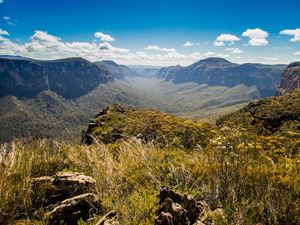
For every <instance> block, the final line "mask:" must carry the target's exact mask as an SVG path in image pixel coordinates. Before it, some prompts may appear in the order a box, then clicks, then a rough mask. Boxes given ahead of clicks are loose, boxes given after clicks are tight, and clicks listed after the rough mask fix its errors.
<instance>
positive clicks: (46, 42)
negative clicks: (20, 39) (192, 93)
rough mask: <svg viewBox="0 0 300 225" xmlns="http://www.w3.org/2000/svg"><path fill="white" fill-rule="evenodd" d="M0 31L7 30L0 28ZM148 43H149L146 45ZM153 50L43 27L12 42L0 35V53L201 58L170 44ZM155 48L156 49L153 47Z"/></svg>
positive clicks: (169, 60) (167, 60)
mask: <svg viewBox="0 0 300 225" xmlns="http://www.w3.org/2000/svg"><path fill="white" fill-rule="evenodd" d="M1 33H2V35H8V34H9V33H8V32H6V31H4V30H1ZM148 47H149V46H148ZM150 49H155V50H156V51H154V52H150V53H149V52H143V51H137V52H130V50H129V49H126V48H118V47H115V46H113V45H111V43H109V42H101V43H97V42H93V41H91V42H80V41H75V42H65V41H63V40H62V39H61V38H59V37H57V36H55V35H52V34H49V33H48V32H46V31H39V30H37V31H35V32H34V34H33V35H32V37H31V38H30V39H29V41H28V42H26V43H24V44H18V43H14V42H13V41H12V40H10V39H8V38H4V37H2V36H1V35H0V54H8V55H21V56H25V57H30V58H35V59H45V60H49V59H59V58H68V57H83V58H85V59H87V60H90V61H98V60H103V59H110V60H115V61H117V62H119V63H125V64H128V63H129V64H130V63H131V64H132V63H143V64H150V65H166V66H167V65H172V64H182V65H187V64H190V63H192V62H194V61H195V60H198V59H200V58H203V56H202V55H201V54H200V53H193V54H190V55H189V54H181V53H179V52H177V51H176V50H175V49H174V48H160V47H159V48H157V47H153V46H152V47H150ZM157 49H158V50H157Z"/></svg>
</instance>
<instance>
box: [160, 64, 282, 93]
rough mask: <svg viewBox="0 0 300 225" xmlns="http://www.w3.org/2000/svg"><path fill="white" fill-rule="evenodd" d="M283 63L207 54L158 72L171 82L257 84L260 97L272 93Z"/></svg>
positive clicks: (278, 81) (275, 87)
mask: <svg viewBox="0 0 300 225" xmlns="http://www.w3.org/2000/svg"><path fill="white" fill-rule="evenodd" d="M284 68H285V65H264V64H251V63H246V64H241V65H239V64H235V63H231V62H229V61H228V60H226V59H222V58H207V59H204V60H200V61H198V62H196V63H194V64H192V65H190V66H187V67H181V66H171V67H165V68H162V69H160V70H159V72H158V74H157V76H158V77H159V78H163V79H164V80H165V81H172V82H174V83H184V82H196V83H198V84H207V85H209V86H227V87H234V86H236V85H238V84H245V85H247V86H252V85H256V86H257V88H258V90H259V92H260V95H261V97H265V96H270V95H274V94H275V92H276V89H277V87H278V85H279V83H280V79H281V74H282V71H283V70H284Z"/></svg>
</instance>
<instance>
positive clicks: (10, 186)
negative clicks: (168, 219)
mask: <svg viewBox="0 0 300 225" xmlns="http://www.w3.org/2000/svg"><path fill="white" fill-rule="evenodd" d="M244 138H245V137H244V136H243V135H241V134H237V135H236V136H233V137H231V138H220V137H219V138H216V139H215V140H214V141H212V142H211V143H210V144H209V145H208V147H206V149H203V150H201V151H200V150H193V151H191V150H189V151H184V150H182V149H175V148H157V147H155V146H154V145H152V144H142V143H140V142H139V141H137V140H129V141H127V142H120V143H119V144H109V145H104V144H101V143H100V144H97V145H92V146H81V145H77V144H68V143H58V142H50V141H45V140H41V141H32V140H30V141H27V142H24V141H14V142H12V143H11V144H5V145H2V146H1V162H0V174H1V176H0V224H15V223H16V221H17V220H20V219H22V220H25V219H27V220H28V221H31V222H32V221H35V220H41V221H43V219H44V218H43V216H44V211H43V209H41V210H40V211H35V210H33V208H32V205H31V191H30V185H29V181H30V178H32V177H37V176H43V175H52V174H55V173H56V172H58V171H62V170H66V171H77V172H83V173H85V174H87V175H90V176H92V177H94V178H95V179H96V182H97V193H98V195H99V197H100V198H101V199H102V204H103V207H104V210H106V211H108V210H110V209H115V210H117V212H118V215H119V220H120V222H121V224H154V217H155V211H156V209H157V207H158V204H157V203H158V199H157V195H158V193H159V189H160V188H161V187H163V186H171V187H172V188H173V189H175V190H177V191H179V192H181V193H189V194H192V195H193V196H194V197H195V198H196V199H198V200H201V201H205V202H206V203H207V204H208V206H209V208H210V210H208V211H205V213H206V216H207V217H210V220H211V221H212V223H213V224H249V225H250V224H255V223H259V222H261V223H265V224H297V222H298V221H300V216H299V215H300V200H299V196H300V184H299V177H300V164H299V163H300V156H299V155H296V156H294V157H293V158H286V157H280V158H277V160H274V159H273V158H272V157H270V156H269V154H268V153H267V152H266V151H265V150H263V149H262V148H261V146H260V144H259V143H258V142H257V140H255V139H254V140H253V141H252V142H251V143H249V142H250V141H248V143H247V144H244V145H243V144H241V143H244V142H245V139H244ZM255 143H257V144H256V145H255ZM220 207H221V208H223V211H224V213H223V214H222V215H221V216H220V215H217V214H214V213H213V210H214V209H216V208H220Z"/></svg>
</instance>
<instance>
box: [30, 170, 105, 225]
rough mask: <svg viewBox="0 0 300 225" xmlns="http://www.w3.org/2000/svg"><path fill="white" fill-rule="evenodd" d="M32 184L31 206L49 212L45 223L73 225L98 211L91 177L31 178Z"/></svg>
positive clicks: (73, 175)
mask: <svg viewBox="0 0 300 225" xmlns="http://www.w3.org/2000/svg"><path fill="white" fill-rule="evenodd" d="M31 184H32V201H33V206H34V207H35V208H36V209H40V208H44V209H45V210H46V211H48V218H49V221H48V224H51V225H52V224H53V225H56V224H67V225H73V224H77V222H78V221H79V220H80V219H82V220H84V221H86V220H88V219H89V218H90V217H91V216H93V214H95V213H99V212H100V211H101V201H100V200H99V199H98V198H97V195H96V181H95V179H93V178H92V177H90V176H86V175H84V174H82V173H75V172H58V173H57V174H55V175H54V176H43V177H38V178H33V179H32V180H31Z"/></svg>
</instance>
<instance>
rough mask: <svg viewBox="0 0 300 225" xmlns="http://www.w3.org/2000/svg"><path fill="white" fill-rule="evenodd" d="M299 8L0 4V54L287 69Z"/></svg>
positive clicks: (297, 44) (299, 27)
mask: <svg viewBox="0 0 300 225" xmlns="http://www.w3.org/2000/svg"><path fill="white" fill-rule="evenodd" d="M299 8H300V2H299V1H296V0H290V1H282V0H278V1H276V2H272V4H271V5H270V3H269V2H268V1H263V2H262V1H257V0H255V1H243V2H239V1H236V0H230V1H225V0H222V1H216V0H213V1H210V2H199V1H195V0H191V1H183V0H175V1H170V0H161V1H159V0H155V1H151V2H148V1H144V2H141V1H135V0H129V1H126V2H119V1H109V2H108V1H94V0H92V1H89V3H86V2H83V1H78V2H75V3H74V2H73V3H72V4H70V3H68V2H66V1H63V2H62V1H58V0H53V1H50V0H46V1H42V2H37V1H33V0H29V1H26V2H24V1H21V0H0V13H1V18H0V54H1V55H20V56H23V57H29V58H33V59H38V60H51V59H61V58H70V57H82V58H85V59H87V60H89V61H91V62H94V61H102V60H113V61H115V62H117V63H118V64H123V65H129V66H130V65H143V66H160V67H163V66H172V65H181V66H187V65H190V64H193V63H195V62H197V61H199V60H201V59H205V58H210V57H219V58H225V59H227V60H229V61H230V62H233V63H238V64H242V63H262V64H270V65H275V64H289V63H291V62H295V61H299V60H300V18H299V16H298V12H297V10H298V9H299ZM49 9H50V10H49ZM103 9H104V10H103ZM284 12H288V13H287V14H284ZM282 15H284V17H283V18H281V17H282ZM274 18H276V19H277V18H278V20H276V19H274Z"/></svg>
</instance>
